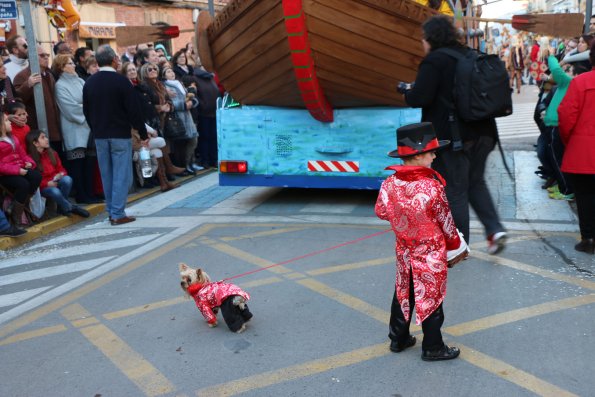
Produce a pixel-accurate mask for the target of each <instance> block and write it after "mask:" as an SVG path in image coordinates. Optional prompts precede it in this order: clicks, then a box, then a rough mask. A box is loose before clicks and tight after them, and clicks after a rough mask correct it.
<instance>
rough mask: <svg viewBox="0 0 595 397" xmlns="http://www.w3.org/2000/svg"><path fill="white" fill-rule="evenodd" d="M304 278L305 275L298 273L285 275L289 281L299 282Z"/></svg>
mask: <svg viewBox="0 0 595 397" xmlns="http://www.w3.org/2000/svg"><path fill="white" fill-rule="evenodd" d="M304 277H306V276H305V275H304V273H298V272H295V273H289V274H286V275H285V278H286V279H288V280H299V279H301V278H304Z"/></svg>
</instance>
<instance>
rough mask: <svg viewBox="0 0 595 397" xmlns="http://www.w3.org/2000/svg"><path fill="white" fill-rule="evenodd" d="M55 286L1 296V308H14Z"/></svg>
mask: <svg viewBox="0 0 595 397" xmlns="http://www.w3.org/2000/svg"><path fill="white" fill-rule="evenodd" d="M52 287H53V285H50V286H47V287H41V288H35V289H28V290H26V291H20V292H14V293H12V294H6V295H1V296H0V307H7V306H14V305H17V304H19V303H21V302H23V301H26V300H27V299H29V298H31V297H33V296H35V295H37V294H40V293H42V292H43V291H45V290H47V289H50V288H52Z"/></svg>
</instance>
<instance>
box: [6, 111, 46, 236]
mask: <svg viewBox="0 0 595 397" xmlns="http://www.w3.org/2000/svg"><path fill="white" fill-rule="evenodd" d="M0 119H1V120H2V121H0V184H2V186H4V187H5V188H7V189H8V190H10V191H11V192H12V210H11V212H10V216H11V219H12V223H13V224H14V225H16V226H20V225H24V224H26V223H27V222H25V221H23V211H24V209H25V208H26V207H28V206H29V201H30V199H31V197H32V196H33V194H34V193H35V191H36V190H37V188H38V187H39V182H40V181H41V174H40V173H39V171H37V170H36V169H35V165H36V164H35V161H34V160H33V159H32V158H31V157H29V156H27V154H26V153H25V148H24V147H22V146H21V145H20V144H19V140H18V139H16V138H15V137H13V136H12V133H11V131H12V126H11V124H10V121H9V120H8V116H7V115H6V114H0Z"/></svg>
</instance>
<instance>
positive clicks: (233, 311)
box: [220, 295, 252, 332]
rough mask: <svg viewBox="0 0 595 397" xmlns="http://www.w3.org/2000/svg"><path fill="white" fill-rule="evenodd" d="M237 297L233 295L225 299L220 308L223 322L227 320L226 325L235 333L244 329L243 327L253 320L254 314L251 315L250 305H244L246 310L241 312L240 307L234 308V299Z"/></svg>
mask: <svg viewBox="0 0 595 397" xmlns="http://www.w3.org/2000/svg"><path fill="white" fill-rule="evenodd" d="M235 296H236V295H231V296H230V297H228V298H227V299H225V300H224V301H223V302H222V303H221V306H220V308H221V314H222V315H223V320H225V324H227V326H228V327H229V329H230V330H231V331H233V332H236V331H237V330H239V329H240V328H242V325H244V323H245V322H247V321H248V320H250V319H251V318H252V313H250V310H249V309H248V305H244V310H241V309H240V308H239V307H238V306H234V304H233V298H234V297H235Z"/></svg>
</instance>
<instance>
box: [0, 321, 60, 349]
mask: <svg viewBox="0 0 595 397" xmlns="http://www.w3.org/2000/svg"><path fill="white" fill-rule="evenodd" d="M67 330H68V328H66V326H64V325H62V324H59V325H54V326H51V327H45V328H39V329H35V330H33V331H27V332H22V333H20V334H16V335H12V336H9V337H8V338H6V339H3V340H1V341H0V346H4V345H9V344H11V343H18V342H22V341H25V340H28V339H33V338H38V337H40V336H48V335H51V334H57V333H58V332H64V331H67Z"/></svg>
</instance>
